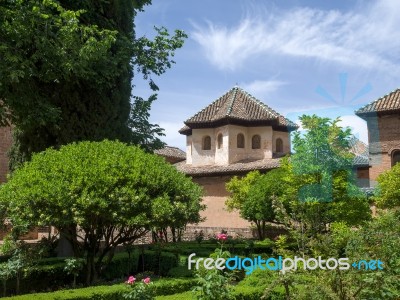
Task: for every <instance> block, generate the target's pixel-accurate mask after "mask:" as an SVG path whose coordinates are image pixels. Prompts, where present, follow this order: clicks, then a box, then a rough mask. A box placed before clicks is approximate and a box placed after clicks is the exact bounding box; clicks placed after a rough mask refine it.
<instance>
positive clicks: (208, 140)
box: [203, 135, 211, 150]
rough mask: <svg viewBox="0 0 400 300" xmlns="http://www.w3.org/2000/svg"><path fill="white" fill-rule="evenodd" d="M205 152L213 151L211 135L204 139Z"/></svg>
mask: <svg viewBox="0 0 400 300" xmlns="http://www.w3.org/2000/svg"><path fill="white" fill-rule="evenodd" d="M203 150H211V137H210V136H209V135H207V136H205V137H204V138H203Z"/></svg>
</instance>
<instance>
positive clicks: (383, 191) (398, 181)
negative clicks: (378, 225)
mask: <svg viewBox="0 0 400 300" xmlns="http://www.w3.org/2000/svg"><path fill="white" fill-rule="evenodd" d="M377 180H378V195H377V196H375V197H374V200H375V202H376V203H377V204H378V206H380V207H384V208H388V207H389V208H390V207H397V206H400V164H396V165H395V166H393V167H392V168H391V169H390V170H387V171H386V172H383V173H382V174H380V175H379V176H378V179H377Z"/></svg>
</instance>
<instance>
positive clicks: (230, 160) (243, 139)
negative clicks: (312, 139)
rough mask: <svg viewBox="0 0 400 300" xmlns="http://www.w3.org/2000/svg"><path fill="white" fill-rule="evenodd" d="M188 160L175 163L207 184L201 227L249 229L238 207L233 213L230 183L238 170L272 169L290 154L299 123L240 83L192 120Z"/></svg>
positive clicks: (185, 130)
mask: <svg viewBox="0 0 400 300" xmlns="http://www.w3.org/2000/svg"><path fill="white" fill-rule="evenodd" d="M184 123H185V126H184V127H183V128H182V129H181V130H180V131H179V132H180V133H181V134H183V135H185V136H186V160H185V161H182V162H179V163H177V164H175V166H176V167H177V169H178V170H180V171H182V172H183V173H185V174H187V175H188V176H191V177H192V178H193V181H194V182H196V183H198V184H199V185H200V186H202V187H203V189H204V192H205V195H204V198H203V203H204V204H206V205H207V209H206V211H205V212H203V216H204V217H206V220H205V221H204V222H203V223H200V224H199V226H200V227H211V228H225V229H228V228H246V227H247V228H248V227H249V225H250V224H249V223H248V222H247V221H246V220H243V219H241V218H240V217H239V215H238V213H237V212H228V211H227V210H226V208H225V200H226V199H227V197H228V192H227V191H226V188H225V184H226V183H227V182H228V181H229V180H230V179H231V178H232V177H233V176H235V175H245V174H246V173H248V172H249V171H253V170H260V171H261V172H266V171H268V170H270V169H273V168H277V167H278V166H279V161H280V157H282V156H284V155H286V154H288V153H290V132H291V131H293V130H296V129H297V128H298V126H297V125H296V124H295V123H293V122H291V121H290V120H288V119H286V118H285V117H284V116H282V115H280V114H279V113H278V112H276V111H275V110H273V109H272V108H271V107H269V106H267V105H266V104H264V103H263V102H261V101H259V100H257V99H256V98H254V97H253V96H251V95H250V94H249V93H247V92H245V91H244V90H242V89H241V88H239V87H234V88H232V89H231V90H229V91H228V92H227V93H225V94H224V95H222V96H221V97H220V98H218V99H217V100H215V101H214V102H212V103H211V104H210V105H208V106H207V107H205V108H204V109H202V110H201V111H200V112H198V113H197V114H195V115H194V116H192V117H191V118H189V119H187V120H186V121H185V122H184Z"/></svg>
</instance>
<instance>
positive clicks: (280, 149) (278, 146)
mask: <svg viewBox="0 0 400 300" xmlns="http://www.w3.org/2000/svg"><path fill="white" fill-rule="evenodd" d="M275 147H276V152H283V141H282V139H281V138H277V139H276V142H275Z"/></svg>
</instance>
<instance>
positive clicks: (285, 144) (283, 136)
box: [272, 131, 290, 156]
mask: <svg viewBox="0 0 400 300" xmlns="http://www.w3.org/2000/svg"><path fill="white" fill-rule="evenodd" d="M289 137H290V134H289V133H288V132H284V131H274V132H273V136H272V152H273V153H274V155H276V156H283V155H285V154H287V153H290V138H289ZM278 140H281V141H282V148H281V149H279V147H277V146H279V145H278V144H279V142H278V143H277V141H278ZM278 150H282V151H278Z"/></svg>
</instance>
